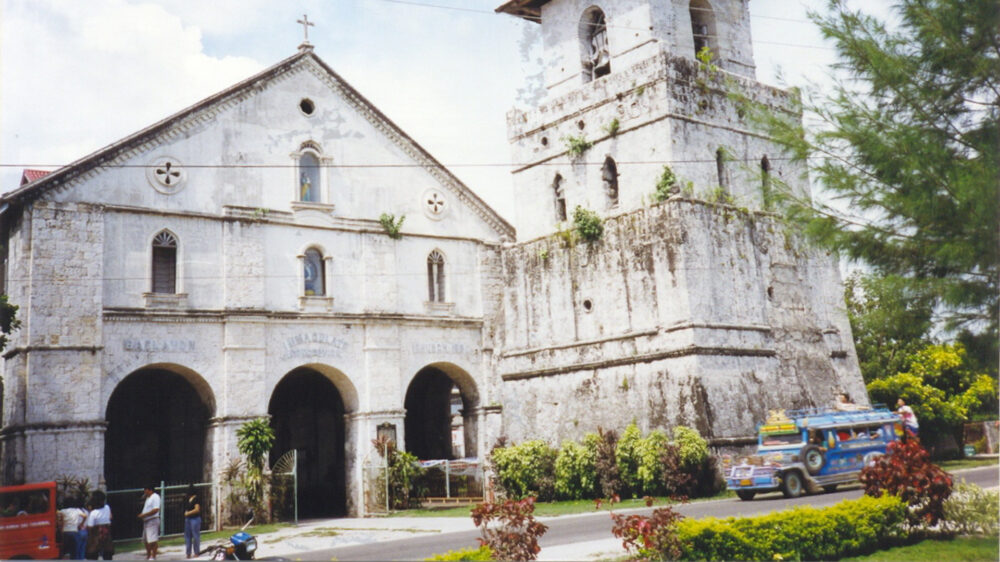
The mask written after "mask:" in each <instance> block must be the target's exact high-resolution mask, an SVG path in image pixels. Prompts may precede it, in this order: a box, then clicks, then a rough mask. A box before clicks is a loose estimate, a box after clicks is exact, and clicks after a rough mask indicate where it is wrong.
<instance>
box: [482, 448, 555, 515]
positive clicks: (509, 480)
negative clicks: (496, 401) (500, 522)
mask: <svg viewBox="0 0 1000 562" xmlns="http://www.w3.org/2000/svg"><path fill="white" fill-rule="evenodd" d="M556 455H557V452H556V450H555V449H553V448H552V447H549V446H548V445H547V444H546V443H545V442H544V441H541V440H537V439H536V440H533V441H525V442H524V443H519V444H517V445H511V446H510V447H497V448H496V449H493V451H492V452H491V453H490V458H491V459H492V460H493V466H494V467H495V468H496V475H497V483H498V484H499V485H500V487H501V488H502V489H503V491H504V492H506V493H507V496H508V497H510V498H512V499H518V498H524V497H527V496H535V497H536V498H538V500H539V501H551V500H552V499H554V498H555V469H556Z"/></svg>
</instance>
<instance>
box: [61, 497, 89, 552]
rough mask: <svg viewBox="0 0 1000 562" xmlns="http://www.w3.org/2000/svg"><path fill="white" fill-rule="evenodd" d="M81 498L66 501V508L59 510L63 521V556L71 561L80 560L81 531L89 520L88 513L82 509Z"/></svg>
mask: <svg viewBox="0 0 1000 562" xmlns="http://www.w3.org/2000/svg"><path fill="white" fill-rule="evenodd" d="M81 504H82V502H81V501H80V500H79V498H76V497H71V498H69V499H67V500H66V507H64V508H62V509H60V510H59V519H60V520H61V521H62V536H63V539H62V551H61V553H62V555H63V556H67V555H68V556H69V557H70V559H71V560H80V558H81V556H80V552H82V551H81V550H80V529H82V528H83V524H84V521H85V520H86V518H87V512H86V511H85V510H84V509H83V508H82V507H81Z"/></svg>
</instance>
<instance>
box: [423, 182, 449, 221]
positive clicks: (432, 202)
mask: <svg viewBox="0 0 1000 562" xmlns="http://www.w3.org/2000/svg"><path fill="white" fill-rule="evenodd" d="M423 207H424V214H425V215H427V216H428V217H429V218H431V219H433V220H441V219H443V218H444V217H445V215H446V214H448V209H450V208H451V204H450V203H448V201H447V200H446V199H445V198H444V194H443V193H441V192H440V191H438V190H437V189H428V190H427V191H425V192H424V198H423Z"/></svg>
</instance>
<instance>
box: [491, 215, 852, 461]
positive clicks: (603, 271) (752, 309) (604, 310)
mask: <svg viewBox="0 0 1000 562" xmlns="http://www.w3.org/2000/svg"><path fill="white" fill-rule="evenodd" d="M504 276H505V280H506V283H505V286H506V291H505V294H504V301H503V305H502V306H503V310H504V331H503V333H502V334H501V335H500V342H501V343H500V344H499V345H498V350H497V353H498V361H497V369H498V373H497V374H498V375H499V376H500V377H501V378H502V380H503V381H504V383H503V384H504V389H503V405H504V433H505V434H506V435H507V436H508V437H509V438H511V439H513V440H515V441H520V440H525V439H531V438H544V439H547V440H549V441H550V442H553V443H557V442H558V441H559V440H562V439H565V438H572V437H579V436H581V435H582V434H583V433H585V432H587V431H593V430H595V429H596V428H597V427H599V426H603V427H605V428H613V429H617V430H621V429H622V428H624V427H625V425H627V424H628V423H629V422H630V421H632V420H635V421H637V422H638V423H639V424H640V426H642V427H643V429H646V430H648V429H653V428H669V427H671V426H674V425H678V424H684V425H691V426H694V427H697V428H698V429H699V431H701V432H702V433H703V434H704V435H706V436H707V437H710V438H713V439H722V440H726V439H738V438H744V437H748V436H750V435H752V433H753V430H754V427H755V424H756V423H759V422H760V421H761V420H763V419H764V418H765V416H766V414H767V410H768V409H771V408H794V407H805V406H813V405H827V404H830V403H831V402H832V400H833V397H834V393H835V392H837V391H839V390H845V391H847V392H850V393H851V394H852V395H853V396H858V397H861V396H864V392H863V389H864V385H863V382H862V380H861V376H860V372H859V370H858V367H857V359H856V357H855V354H854V348H853V344H852V341H851V335H850V331H849V327H847V324H846V318H845V313H844V311H843V310H842V308H839V307H836V306H835V304H836V298H835V297H836V295H837V294H839V293H837V292H836V291H837V289H836V283H835V281H836V280H835V278H836V269H835V267H834V265H833V262H832V260H831V259H830V258H829V257H827V256H823V255H821V254H817V253H816V252H815V251H814V250H809V249H807V248H805V247H803V246H801V244H800V242H799V241H798V240H796V239H795V237H794V236H792V235H791V234H789V233H786V232H785V231H784V230H783V229H782V227H781V226H780V225H779V224H778V223H776V222H775V221H774V220H772V218H771V217H769V216H768V215H766V214H761V213H752V212H748V211H745V210H740V209H737V208H734V207H731V206H723V205H712V204H707V203H704V202H701V201H694V200H687V199H683V198H681V197H675V198H672V199H670V200H668V201H667V202H665V203H663V204H660V205H654V206H651V207H649V208H645V209H640V210H637V211H634V212H632V213H628V214H624V215H621V216H617V217H614V218H612V219H610V220H608V221H607V222H606V223H605V235H604V237H603V239H602V240H600V241H598V242H596V243H593V244H587V243H583V242H579V243H577V244H576V245H575V246H573V247H566V246H565V244H564V243H563V242H562V240H561V239H560V238H559V237H558V236H550V237H546V238H542V239H539V240H534V241H531V242H527V243H523V244H519V245H516V246H514V247H512V248H510V249H509V250H507V251H506V252H505V253H504Z"/></svg>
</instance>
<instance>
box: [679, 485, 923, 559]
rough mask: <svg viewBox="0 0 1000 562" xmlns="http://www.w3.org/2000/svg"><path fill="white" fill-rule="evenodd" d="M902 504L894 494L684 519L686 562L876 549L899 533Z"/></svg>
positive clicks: (830, 555) (823, 555)
mask: <svg viewBox="0 0 1000 562" xmlns="http://www.w3.org/2000/svg"><path fill="white" fill-rule="evenodd" d="M905 517H906V505H905V504H904V503H903V502H902V501H901V500H900V499H899V498H896V497H893V496H886V497H882V498H871V497H867V496H866V497H862V498H861V499H857V500H845V501H842V502H840V503H838V504H837V505H835V506H833V507H828V508H822V509H817V508H814V507H799V508H796V509H792V510H789V511H780V512H777V513H772V514H770V515H764V516H760V517H749V518H739V519H737V518H732V517H730V518H729V519H716V518H714V517H709V518H705V519H685V520H683V521H681V522H680V524H679V525H678V527H677V534H678V537H679V538H680V540H681V544H683V548H684V551H683V556H682V558H683V559H685V560H780V559H784V560H835V559H839V558H843V557H846V556H855V555H858V554H865V553H869V552H874V551H875V550H878V549H881V548H884V547H886V546H889V545H890V544H892V543H893V542H894V541H895V540H896V539H897V538H899V537H900V536H901V535H902V524H903V522H904V520H905Z"/></svg>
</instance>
